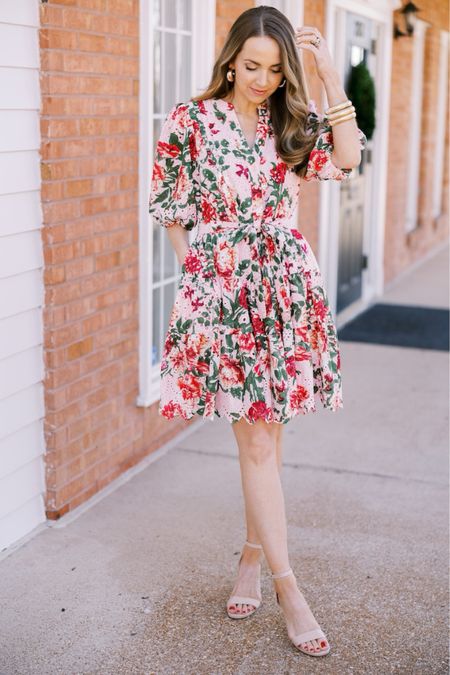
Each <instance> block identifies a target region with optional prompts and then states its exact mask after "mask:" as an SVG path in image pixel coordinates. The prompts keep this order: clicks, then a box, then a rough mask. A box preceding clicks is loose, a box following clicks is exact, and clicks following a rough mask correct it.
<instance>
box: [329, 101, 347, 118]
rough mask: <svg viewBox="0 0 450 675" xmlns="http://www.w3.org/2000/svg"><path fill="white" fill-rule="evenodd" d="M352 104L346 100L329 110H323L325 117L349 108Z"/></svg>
mask: <svg viewBox="0 0 450 675" xmlns="http://www.w3.org/2000/svg"><path fill="white" fill-rule="evenodd" d="M351 104H352V102H351V101H350V99H347V100H346V101H344V103H338V104H337V105H333V106H332V107H331V108H328V110H325V115H330V114H332V113H334V112H337V111H338V110H342V108H346V107H347V106H350V105H351Z"/></svg>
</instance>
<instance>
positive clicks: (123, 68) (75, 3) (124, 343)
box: [40, 0, 188, 518]
mask: <svg viewBox="0 0 450 675" xmlns="http://www.w3.org/2000/svg"><path fill="white" fill-rule="evenodd" d="M138 7H139V3H138V0H64V1H63V0H60V1H58V2H49V3H45V4H43V5H41V8H40V14H41V31H40V49H41V66H42V76H41V88H42V116H41V133H42V147H41V171H42V204H43V218H44V226H43V230H42V238H43V246H44V260H45V273H44V274H45V309H44V348H45V368H46V377H45V383H44V384H45V405H46V415H45V438H46V445H47V455H46V478H47V497H46V508H47V516H48V517H49V518H58V517H59V516H60V515H62V514H63V513H65V512H66V511H69V510H71V509H73V508H74V507H75V506H77V505H78V504H80V503H82V502H83V501H85V500H86V499H87V498H89V497H90V496H91V495H93V494H94V493H96V492H97V491H98V490H100V489H101V488H102V487H104V486H105V485H107V484H108V483H109V482H110V481H111V480H113V479H114V478H115V477H117V476H118V475H119V474H121V473H122V472H123V471H124V470H126V469H128V468H129V467H130V466H132V465H133V464H135V463H136V462H138V461H139V460H140V459H142V457H143V456H144V455H146V454H148V453H149V452H151V451H152V450H153V449H155V448H156V447H158V446H159V445H161V443H162V442H163V441H164V440H166V439H167V438H169V437H170V436H172V435H174V434H175V433H177V431H178V430H179V429H180V428H183V427H184V426H186V424H188V423H186V422H184V421H181V422H180V423H177V422H173V423H170V422H168V421H167V420H164V419H163V418H162V417H160V416H158V415H157V410H156V406H153V407H152V408H151V409H146V410H144V409H142V408H138V407H136V404H135V400H136V396H137V394H138V210H137V204H138V192H137V190H138V143H139V139H138V109H139V102H138V94H139V39H138V38H139V18H138Z"/></svg>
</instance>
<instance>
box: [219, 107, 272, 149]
mask: <svg viewBox="0 0 450 675" xmlns="http://www.w3.org/2000/svg"><path fill="white" fill-rule="evenodd" d="M216 100H217V101H223V103H224V104H225V105H226V106H227V108H228V110H229V111H230V112H231V113H232V115H233V117H234V123H235V126H236V131H237V133H238V135H239V136H240V138H241V140H242V142H243V143H244V145H245V148H246V150H247V152H249V153H251V154H254V153H255V152H256V151H257V150H258V149H259V145H260V143H261V142H262V135H261V131H262V127H263V125H264V119H265V116H266V115H267V114H268V105H267V99H266V100H265V101H263V103H260V104H259V105H258V106H256V109H257V112H258V121H257V124H256V132H255V140H254V141H253V145H250V144H249V142H248V141H247V138H246V136H245V134H244V132H243V130H242V126H241V123H240V121H239V117H238V116H237V113H236V108H235V105H234V103H233V102H232V101H226V100H225V99H224V98H218V99H216Z"/></svg>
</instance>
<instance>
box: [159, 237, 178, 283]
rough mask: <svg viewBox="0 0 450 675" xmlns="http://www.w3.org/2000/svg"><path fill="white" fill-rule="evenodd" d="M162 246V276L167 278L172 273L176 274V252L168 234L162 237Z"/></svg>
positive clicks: (172, 274) (171, 275)
mask: <svg viewBox="0 0 450 675" xmlns="http://www.w3.org/2000/svg"><path fill="white" fill-rule="evenodd" d="M160 227H161V226H160ZM161 229H162V228H161ZM163 247H164V271H163V277H162V278H163V279H167V278H168V277H173V276H174V274H176V272H177V270H176V264H175V259H176V254H175V251H174V249H173V246H172V244H171V242H170V239H169V236H168V235H167V236H165V237H164V241H163Z"/></svg>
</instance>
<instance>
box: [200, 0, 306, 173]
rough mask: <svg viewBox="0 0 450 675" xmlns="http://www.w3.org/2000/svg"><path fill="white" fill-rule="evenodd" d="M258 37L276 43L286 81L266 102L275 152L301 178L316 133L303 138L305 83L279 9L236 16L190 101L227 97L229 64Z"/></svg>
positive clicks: (230, 85) (288, 27)
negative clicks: (205, 83) (207, 80)
mask: <svg viewBox="0 0 450 675" xmlns="http://www.w3.org/2000/svg"><path fill="white" fill-rule="evenodd" d="M260 36H268V37H271V38H273V39H274V40H276V41H277V43H278V45H279V48H280V52H281V64H282V72H283V75H284V77H285V78H286V84H285V86H284V87H281V88H278V89H277V90H276V91H275V92H274V93H273V94H272V95H271V96H270V97H269V98H268V103H269V108H270V116H271V119H272V126H273V130H274V134H275V146H276V150H277V152H278V154H279V156H280V158H281V159H282V160H283V161H284V162H286V164H288V165H289V166H291V167H292V168H293V170H294V171H295V173H296V174H298V175H299V176H303V175H304V173H305V168H306V164H307V160H308V156H309V154H310V152H311V150H312V148H313V147H314V143H315V141H316V138H317V135H318V133H319V131H318V130H316V132H315V133H313V134H311V135H307V134H306V130H305V123H306V117H307V115H308V112H309V111H308V98H309V94H308V90H307V84H306V79H305V76H304V73H303V68H302V65H301V63H300V59H299V55H298V51H297V49H298V48H297V46H296V44H295V33H294V29H293V27H292V25H291V23H290V22H289V20H288V19H287V18H286V17H285V16H284V14H282V12H280V11H279V10H278V9H275V7H268V6H267V5H262V6H260V7H254V8H252V9H247V10H246V11H245V12H243V13H242V14H241V15H240V16H238V18H237V19H236V21H235V22H234V23H233V25H232V26H231V28H230V31H229V33H228V35H227V38H226V40H225V44H224V45H223V47H222V50H221V52H220V54H219V56H218V57H217V59H216V62H215V64H214V68H213V72H212V76H211V80H210V83H209V85H208V87H207V88H206V90H205V91H204V92H203V93H202V94H199V95H198V96H193V97H192V98H191V101H202V100H204V99H208V98H224V97H225V96H227V95H228V94H229V92H230V90H231V89H232V88H233V82H229V81H228V80H227V77H226V75H227V71H228V68H229V66H228V64H229V63H230V62H231V61H233V59H235V57H236V55H237V54H238V53H239V52H240V51H241V49H242V47H243V45H244V42H245V41H246V40H247V39H248V38H251V37H260Z"/></svg>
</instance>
